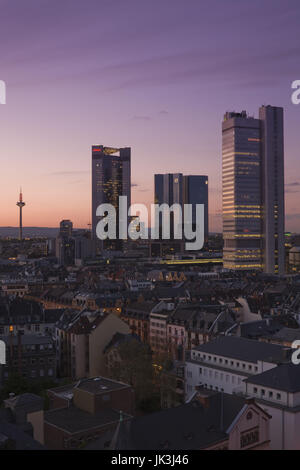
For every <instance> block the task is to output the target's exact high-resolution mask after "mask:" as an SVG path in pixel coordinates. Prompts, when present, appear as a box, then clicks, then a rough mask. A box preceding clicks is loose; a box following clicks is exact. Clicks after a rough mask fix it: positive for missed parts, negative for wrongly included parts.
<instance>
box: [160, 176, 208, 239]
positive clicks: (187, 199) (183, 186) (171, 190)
mask: <svg viewBox="0 0 300 470" xmlns="http://www.w3.org/2000/svg"><path fill="white" fill-rule="evenodd" d="M154 201H155V204H168V205H169V206H172V205H173V204H180V205H181V206H182V211H183V210H184V204H192V206H193V221H192V224H193V225H195V223H196V210H195V207H196V204H203V205H204V223H205V227H204V236H205V241H207V240H208V176H203V175H183V174H182V173H166V174H157V175H154ZM160 224H161V220H160ZM172 232H173V229H172V227H171V233H172ZM160 233H161V230H160Z"/></svg>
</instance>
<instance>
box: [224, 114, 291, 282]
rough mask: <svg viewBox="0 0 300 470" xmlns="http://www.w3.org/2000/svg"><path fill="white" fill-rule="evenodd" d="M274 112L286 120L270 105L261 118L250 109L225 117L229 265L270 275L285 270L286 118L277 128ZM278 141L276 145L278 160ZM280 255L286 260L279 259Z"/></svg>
mask: <svg viewBox="0 0 300 470" xmlns="http://www.w3.org/2000/svg"><path fill="white" fill-rule="evenodd" d="M274 113H275V115H276V116H277V115H278V116H281V118H282V114H283V111H282V108H274V107H271V106H267V107H264V106H263V107H261V108H260V113H259V115H260V119H255V118H253V117H250V116H248V115H247V113H246V111H242V112H241V113H234V112H232V113H226V114H225V116H224V120H223V124H222V154H223V155H222V156H223V165H222V188H223V238H224V250H223V260H224V267H225V268H229V269H238V270H239V269H259V270H263V271H265V272H270V273H275V272H283V269H284V241H283V234H284V192H283V180H284V177H283V119H280V118H279V117H278V118H277V121H276V122H277V127H276V132H275V127H274V125H273V127H272V125H271V124H270V119H271V116H273V115H274ZM274 142H276V146H277V148H278V151H277V157H276V158H275V156H274V155H275V153H274V145H275V144H274ZM279 142H280V143H279ZM281 144H282V145H281ZM279 146H280V149H279ZM275 162H276V165H275ZM275 167H276V168H277V169H276V168H275ZM279 168H280V172H281V173H280V172H279V171H278V170H279ZM270 175H272V176H270ZM279 199H280V201H279ZM279 212H280V215H279ZM277 232H278V233H277ZM279 233H280V234H281V235H280V236H278V234H279ZM279 253H280V256H279ZM279 257H280V258H282V262H280V263H279V262H278V259H279Z"/></svg>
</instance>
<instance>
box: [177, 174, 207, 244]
mask: <svg viewBox="0 0 300 470" xmlns="http://www.w3.org/2000/svg"><path fill="white" fill-rule="evenodd" d="M183 201H184V204H192V206H193V219H192V225H193V229H194V227H195V224H196V213H195V207H196V204H204V240H205V242H206V243H207V242H208V228H209V227H208V177H207V176H204V175H188V176H184V177H183Z"/></svg>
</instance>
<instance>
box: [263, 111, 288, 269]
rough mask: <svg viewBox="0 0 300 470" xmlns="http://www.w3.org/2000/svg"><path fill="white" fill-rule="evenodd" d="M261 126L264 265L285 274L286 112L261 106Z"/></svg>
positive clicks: (265, 267)
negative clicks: (284, 124)
mask: <svg viewBox="0 0 300 470" xmlns="http://www.w3.org/2000/svg"><path fill="white" fill-rule="evenodd" d="M259 119H260V123H261V136H262V137H261V138H262V142H261V158H262V198H263V219H262V220H263V239H262V242H263V266H264V270H265V271H266V272H268V273H272V272H278V273H279V274H282V273H284V266H285V260H284V258H285V246H284V243H285V240H284V225H285V223H284V222H285V220H284V219H285V207H284V138H283V109H282V108H278V107H275V106H262V107H261V108H260V109H259Z"/></svg>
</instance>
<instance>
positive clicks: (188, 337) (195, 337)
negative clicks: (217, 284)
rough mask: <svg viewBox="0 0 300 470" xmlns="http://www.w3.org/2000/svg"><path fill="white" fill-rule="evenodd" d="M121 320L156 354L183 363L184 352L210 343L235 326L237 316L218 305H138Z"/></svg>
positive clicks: (130, 306)
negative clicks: (212, 339) (168, 356)
mask: <svg viewBox="0 0 300 470" xmlns="http://www.w3.org/2000/svg"><path fill="white" fill-rule="evenodd" d="M121 317H122V319H123V320H124V321H125V322H126V323H127V324H128V325H129V327H130V330H131V331H132V332H133V333H134V334H136V335H138V336H139V337H140V339H141V340H142V341H143V342H144V343H147V344H149V345H150V346H151V349H152V351H153V352H154V354H156V355H162V354H169V355H171V356H172V357H173V358H174V359H179V360H181V359H182V358H183V351H184V350H188V349H191V348H192V347H193V346H195V345H199V344H203V343H206V342H207V341H209V340H210V339H211V338H214V337H215V336H216V335H218V334H220V333H221V332H223V331H224V332H226V331H227V330H228V329H230V328H232V327H233V326H234V325H235V318H234V314H233V313H232V312H230V311H229V310H228V309H227V308H226V307H225V306H222V305H220V304H219V303H217V302H216V303H211V304H208V305H206V303H203V304H202V303H183V302H182V303H175V302H170V301H164V300H162V301H160V302H153V301H145V302H135V303H133V304H129V305H128V306H127V307H126V308H125V309H124V311H123V312H122V314H121Z"/></svg>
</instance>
